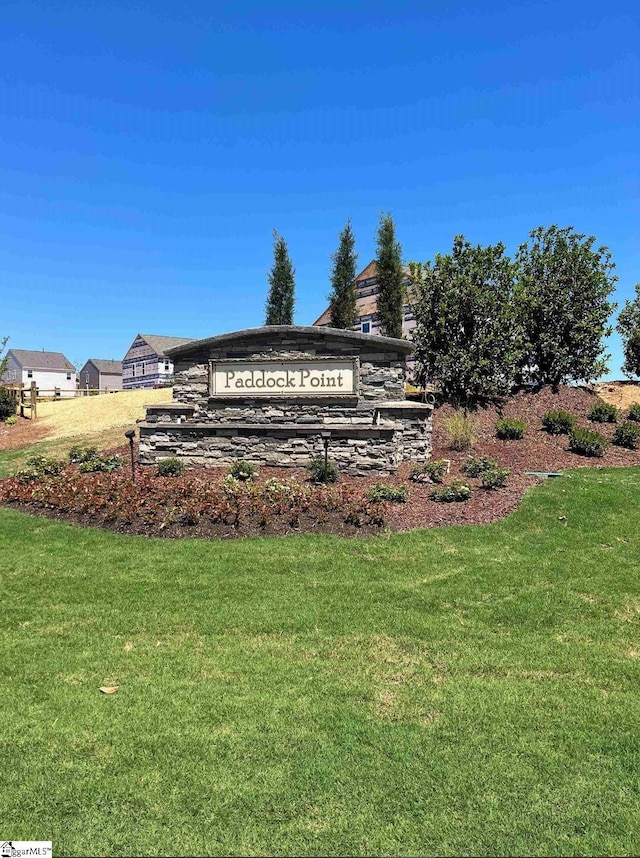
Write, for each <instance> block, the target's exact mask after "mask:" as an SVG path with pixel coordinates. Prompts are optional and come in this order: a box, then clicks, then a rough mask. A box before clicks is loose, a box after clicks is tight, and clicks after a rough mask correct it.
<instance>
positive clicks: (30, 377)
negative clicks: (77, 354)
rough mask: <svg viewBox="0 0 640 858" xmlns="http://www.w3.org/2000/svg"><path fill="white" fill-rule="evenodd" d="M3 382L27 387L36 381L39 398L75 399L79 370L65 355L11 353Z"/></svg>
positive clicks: (17, 350)
mask: <svg viewBox="0 0 640 858" xmlns="http://www.w3.org/2000/svg"><path fill="white" fill-rule="evenodd" d="M2 381H3V382H4V383H5V384H24V386H25V387H30V386H31V383H32V382H34V381H35V383H36V389H37V391H38V396H43V397H45V396H52V397H53V396H61V397H72V396H75V395H76V386H77V382H76V368H75V367H74V365H73V364H72V363H71V361H70V360H67V358H66V357H65V356H64V355H63V354H62V352H45V351H44V350H42V351H34V350H32V349H9V351H8V352H7V368H6V370H5V372H4V373H3V375H2Z"/></svg>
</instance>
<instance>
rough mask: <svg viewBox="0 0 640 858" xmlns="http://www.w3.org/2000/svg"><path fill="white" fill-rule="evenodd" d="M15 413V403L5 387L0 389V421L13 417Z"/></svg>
mask: <svg viewBox="0 0 640 858" xmlns="http://www.w3.org/2000/svg"><path fill="white" fill-rule="evenodd" d="M15 413H16V403H15V400H14V398H13V396H12V395H11V393H9V391H8V390H7V388H6V387H0V420H6V419H7V417H13V416H14V414H15Z"/></svg>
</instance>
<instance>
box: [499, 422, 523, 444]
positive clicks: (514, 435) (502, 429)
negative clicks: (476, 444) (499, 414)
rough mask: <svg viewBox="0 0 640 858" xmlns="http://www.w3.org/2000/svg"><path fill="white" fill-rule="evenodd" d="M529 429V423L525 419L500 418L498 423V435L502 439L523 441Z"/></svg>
mask: <svg viewBox="0 0 640 858" xmlns="http://www.w3.org/2000/svg"><path fill="white" fill-rule="evenodd" d="M526 431H527V424H526V423H525V422H524V421H523V420H512V419H507V420H498V422H497V423H496V436H497V437H498V438H500V440H501V441H521V440H522V439H523V438H524V433H525V432H526Z"/></svg>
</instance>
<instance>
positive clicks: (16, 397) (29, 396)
mask: <svg viewBox="0 0 640 858" xmlns="http://www.w3.org/2000/svg"><path fill="white" fill-rule="evenodd" d="M7 390H8V391H9V395H10V396H11V398H12V399H13V401H14V402H15V404H16V411H17V412H18V414H19V415H20V417H26V414H25V411H28V412H29V417H30V418H31V420H36V419H37V417H38V389H37V387H36V383H35V381H32V382H31V385H30V386H29V387H25V386H24V384H8V385H7Z"/></svg>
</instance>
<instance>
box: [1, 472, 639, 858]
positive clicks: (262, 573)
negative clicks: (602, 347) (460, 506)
mask: <svg viewBox="0 0 640 858" xmlns="http://www.w3.org/2000/svg"><path fill="white" fill-rule="evenodd" d="M638 498H640V469H623V470H622V469H621V470H614V469H605V470H602V471H599V470H595V469H584V470H577V471H573V472H570V473H569V474H568V475H567V476H565V477H564V478H563V479H559V480H556V481H550V482H548V483H546V484H545V485H543V486H541V487H539V488H537V489H535V490H534V491H533V492H531V493H530V494H529V495H528V496H527V497H526V499H525V501H524V504H523V506H522V508H521V510H520V511H518V512H517V513H516V514H514V515H512V516H511V517H510V518H509V519H508V520H506V521H505V522H502V523H500V524H498V525H492V526H489V527H467V528H445V529H441V530H432V531H423V532H414V533H410V534H399V535H392V536H383V537H379V538H374V539H362V540H339V539H334V538H330V537H293V538H286V539H264V540H260V539H254V540H247V541H237V542H201V541H184V542H171V541H168V540H165V541H162V540H146V539H143V538H137V537H118V536H114V535H110V534H106V533H101V532H97V531H91V530H87V529H81V528H77V527H72V526H67V525H63V524H57V523H54V522H50V521H46V520H42V519H37V518H29V517H26V516H23V515H20V514H18V513H16V512H12V511H7V510H0V557H1V560H2V562H1V564H0V583H1V586H2V605H3V622H2V628H1V631H0V634H1V636H2V649H1V651H0V682H1V684H2V719H1V727H0V759H1V760H2V772H3V784H2V788H1V789H0V822H1V829H2V830H1V832H0V833H1V834H2V837H7V838H12V839H16V840H19V839H52V840H53V847H54V854H67V855H69V854H71V855H87V854H90V855H139V854H144V855H154V854H158V855H205V854H207V855H208V854H219V855H226V854H231V855H238V854H304V855H324V854H331V855H337V854H372V853H373V854H384V853H387V854H388V853H391V854H413V855H415V854H478V853H482V854H500V855H513V854H532V855H537V854H558V853H562V854H571V855H583V854H584V855H590V854H619V855H623V854H638V853H639V852H640V826H639V825H638V820H639V819H640V795H639V788H640V681H639V680H640V635H639V634H638V632H639V621H640V507H639V504H638ZM105 683H106V684H111V683H114V684H118V685H119V686H120V690H119V692H118V693H117V694H114V695H111V696H106V695H102V694H100V692H99V691H98V688H99V686H101V685H103V684H105Z"/></svg>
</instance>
